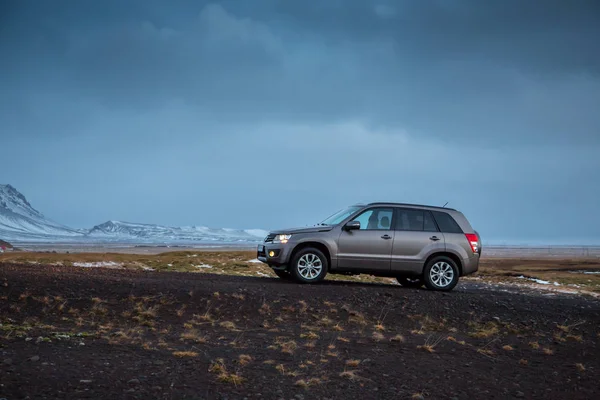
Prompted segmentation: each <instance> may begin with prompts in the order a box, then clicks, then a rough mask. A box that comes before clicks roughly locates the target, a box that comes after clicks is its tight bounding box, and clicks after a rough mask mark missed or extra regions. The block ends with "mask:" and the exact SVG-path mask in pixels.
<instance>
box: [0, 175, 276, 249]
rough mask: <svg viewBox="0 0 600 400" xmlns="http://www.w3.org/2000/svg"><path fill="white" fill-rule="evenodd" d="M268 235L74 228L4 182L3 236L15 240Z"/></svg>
mask: <svg viewBox="0 0 600 400" xmlns="http://www.w3.org/2000/svg"><path fill="white" fill-rule="evenodd" d="M266 235H267V232H266V231H264V230H261V229H246V230H242V229H226V228H208V227H204V226H186V227H168V226H161V225H152V224H140V223H131V222H123V221H107V222H104V223H103V224H100V225H96V226H94V227H93V228H91V229H73V228H70V227H68V226H65V225H62V224H59V223H57V222H54V221H52V220H50V219H48V218H46V217H45V216H44V215H43V214H42V213H41V212H39V211H37V210H36V209H35V208H33V207H32V205H31V204H30V203H29V202H28V201H27V199H26V198H25V196H23V194H21V193H20V192H19V191H18V190H17V189H15V188H14V187H13V186H11V185H0V239H4V240H8V241H12V242H126V243H127V242H129V243H143V244H152V243H160V244H165V243H198V244H210V243H219V244H250V243H256V242H259V241H261V239H263V238H264V237H265V236H266Z"/></svg>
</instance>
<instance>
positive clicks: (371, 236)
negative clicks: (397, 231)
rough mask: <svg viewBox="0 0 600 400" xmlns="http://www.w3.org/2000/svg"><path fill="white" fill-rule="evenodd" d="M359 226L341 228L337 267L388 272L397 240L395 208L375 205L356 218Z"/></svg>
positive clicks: (349, 269) (350, 269)
mask: <svg viewBox="0 0 600 400" xmlns="http://www.w3.org/2000/svg"><path fill="white" fill-rule="evenodd" d="M354 221H360V229H359V230H352V231H345V230H342V233H341V234H340V237H339V240H338V268H339V269H343V270H348V271H359V270H360V271H365V272H367V271H375V272H377V271H386V272H387V271H389V270H390V260H391V256H392V245H393V242H394V230H393V229H392V223H393V222H394V209H393V208H392V207H374V208H369V209H367V210H365V211H363V212H362V213H361V214H360V215H358V216H357V217H356V218H354Z"/></svg>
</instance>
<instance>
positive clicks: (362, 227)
mask: <svg viewBox="0 0 600 400" xmlns="http://www.w3.org/2000/svg"><path fill="white" fill-rule="evenodd" d="M480 255H481V239H480V237H479V234H478V233H477V232H476V231H475V230H473V228H472V227H471V225H470V224H469V221H467V219H466V218H465V216H464V215H463V214H462V213H461V212H459V211H456V210H454V209H452V208H445V207H433V206H425V205H417V204H401V203H371V204H366V205H355V206H351V207H348V208H346V209H344V210H341V211H339V212H337V213H335V214H334V215H332V216H331V217H329V218H327V219H326V220H324V221H323V222H321V223H320V224H318V225H316V226H313V227H308V228H296V229H282V230H277V231H273V232H270V233H269V235H268V236H267V237H266V238H265V240H264V242H263V243H261V244H259V245H258V249H257V257H258V259H259V260H260V261H262V262H264V263H266V264H268V265H269V266H270V267H271V268H273V271H274V272H275V273H276V274H277V276H279V277H280V278H283V279H294V280H296V281H297V282H301V283H314V282H319V281H321V280H323V279H324V278H325V275H326V274H327V273H330V274H347V275H356V274H371V275H376V276H386V277H395V278H396V279H397V280H398V282H399V283H400V284H401V285H402V286H407V287H421V286H423V284H424V285H425V286H427V288H429V289H433V290H444V291H449V290H452V289H453V288H454V287H455V286H456V284H457V283H458V278H459V277H460V276H464V275H469V274H472V273H474V272H475V271H477V269H478V268H479V257H480Z"/></svg>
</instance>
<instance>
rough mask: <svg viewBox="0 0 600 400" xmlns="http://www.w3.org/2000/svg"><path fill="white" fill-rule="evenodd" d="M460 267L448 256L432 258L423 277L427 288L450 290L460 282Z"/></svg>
mask: <svg viewBox="0 0 600 400" xmlns="http://www.w3.org/2000/svg"><path fill="white" fill-rule="evenodd" d="M458 275H459V272H458V267H457V266H456V263H455V262H454V261H453V260H452V259H451V258H448V257H444V256H440V257H434V258H433V259H431V260H430V261H429V262H428V263H427V265H426V266H425V270H424V271H423V277H424V278H425V286H427V289H431V290H440V291H445V292H448V291H450V290H452V289H454V286H456V284H457V283H458Z"/></svg>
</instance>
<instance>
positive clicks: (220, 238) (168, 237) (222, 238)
mask: <svg viewBox="0 0 600 400" xmlns="http://www.w3.org/2000/svg"><path fill="white" fill-rule="evenodd" d="M88 235H89V236H90V237H94V238H114V237H118V238H121V239H128V240H135V239H138V240H144V241H159V242H164V241H167V242H198V241H201V242H215V241H217V242H256V241H259V240H260V239H262V238H264V237H265V236H267V232H266V231H263V230H260V229H251V230H240V229H223V228H221V229H215V228H207V227H204V226H186V227H170V226H161V225H151V224H136V223H131V222H122V221H108V222H105V223H103V224H100V225H96V226H95V227H93V228H92V229H90V231H89V233H88Z"/></svg>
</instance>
